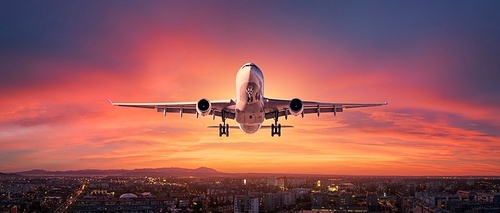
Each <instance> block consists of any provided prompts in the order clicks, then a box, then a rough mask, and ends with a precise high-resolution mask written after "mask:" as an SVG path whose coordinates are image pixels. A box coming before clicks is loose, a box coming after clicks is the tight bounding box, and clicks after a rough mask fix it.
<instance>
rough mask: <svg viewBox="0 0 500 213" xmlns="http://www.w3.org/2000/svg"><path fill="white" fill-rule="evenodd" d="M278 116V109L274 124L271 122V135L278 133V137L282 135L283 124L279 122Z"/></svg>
mask: <svg viewBox="0 0 500 213" xmlns="http://www.w3.org/2000/svg"><path fill="white" fill-rule="evenodd" d="M285 113H286V112H285ZM278 118H279V115H278V111H276V113H275V115H274V124H271V137H274V135H278V137H281V124H279V123H278Z"/></svg>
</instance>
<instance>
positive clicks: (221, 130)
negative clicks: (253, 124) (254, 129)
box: [219, 111, 229, 137]
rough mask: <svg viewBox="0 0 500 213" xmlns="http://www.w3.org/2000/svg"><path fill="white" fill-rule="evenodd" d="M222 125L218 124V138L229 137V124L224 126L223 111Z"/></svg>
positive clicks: (223, 116)
mask: <svg viewBox="0 0 500 213" xmlns="http://www.w3.org/2000/svg"><path fill="white" fill-rule="evenodd" d="M221 117H222V124H219V137H222V135H226V137H229V124H226V116H225V114H224V111H222V116H221Z"/></svg>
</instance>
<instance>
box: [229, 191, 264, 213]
mask: <svg viewBox="0 0 500 213" xmlns="http://www.w3.org/2000/svg"><path fill="white" fill-rule="evenodd" d="M234 213H259V198H253V197H250V196H246V195H243V196H241V195H240V196H236V197H235V198H234Z"/></svg>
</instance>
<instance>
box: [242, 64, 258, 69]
mask: <svg viewBox="0 0 500 213" xmlns="http://www.w3.org/2000/svg"><path fill="white" fill-rule="evenodd" d="M245 67H255V68H258V67H257V66H255V64H245V65H243V67H241V68H242V69H243V68H245Z"/></svg>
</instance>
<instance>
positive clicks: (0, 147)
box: [0, 0, 500, 176]
mask: <svg viewBox="0 0 500 213" xmlns="http://www.w3.org/2000/svg"><path fill="white" fill-rule="evenodd" d="M1 5H2V6H1V7H0V103H1V104H0V162H1V163H0V172H17V171H26V170H31V169H45V170H76V169H135V168H160V167H183V168H198V167H202V166H204V167H210V168H214V169H216V170H218V171H221V172H228V173H240V172H243V173H246V172H259V173H301V174H332V175H336V174H337V175H437V176H440V175H447V176H448V175H499V174H500V111H499V108H498V107H499V106H500V84H499V82H500V60H499V59H500V13H498V10H499V9H500V2H499V1H218V0H216V1H148V2H142V1H141V2H137V1H104V2H102V1H69V2H38V1H35V2H29V3H26V2H18V1H4V2H2V3H1ZM247 62H254V63H255V64H257V65H258V66H259V67H260V68H261V70H262V71H263V73H264V78H265V91H264V95H265V96H267V97H271V98H281V99H292V98H295V97H297V98H300V99H302V100H315V101H322V102H382V101H390V104H389V105H388V106H384V107H374V108H364V109H349V110H345V111H344V112H342V113H338V114H337V116H333V115H332V114H326V113H325V114H321V115H320V116H319V117H317V116H316V115H315V114H310V115H306V116H305V117H304V118H301V117H300V116H298V117H294V116H292V117H289V118H288V120H284V119H281V120H280V122H281V123H282V124H284V125H293V126H294V128H293V129H283V131H282V136H281V137H271V136H270V132H269V131H268V130H267V129H261V130H260V131H258V132H257V133H255V134H245V133H243V132H242V131H239V130H236V129H234V130H232V131H231V135H230V137H228V138H226V137H222V138H220V137H219V136H218V132H217V129H208V128H206V126H208V125H218V124H219V123H220V122H221V121H220V119H216V120H212V118H211V117H210V116H207V117H200V118H196V116H194V115H184V116H183V118H180V116H179V115H178V114H168V115H167V116H166V117H163V115H162V114H161V113H157V112H155V111H154V110H147V109H135V108H121V107H113V106H111V105H110V103H109V102H108V99H111V100H113V101H119V102H160V101H197V100H200V99H201V98H207V99H209V100H220V99H229V98H234V97H235V76H236V72H237V71H238V69H239V68H240V67H241V65H243V64H244V63H247ZM228 123H229V124H230V125H237V124H236V122H235V121H233V120H229V121H228ZM270 123H272V120H268V121H266V122H265V123H264V124H270Z"/></svg>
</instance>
